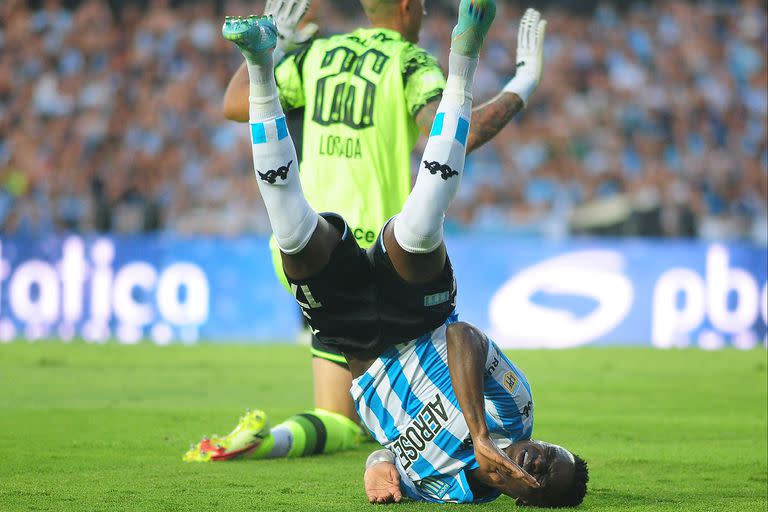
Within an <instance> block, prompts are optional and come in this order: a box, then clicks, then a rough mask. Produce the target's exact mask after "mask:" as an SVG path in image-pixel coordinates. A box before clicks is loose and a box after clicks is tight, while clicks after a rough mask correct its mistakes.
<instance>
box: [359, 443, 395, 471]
mask: <svg viewBox="0 0 768 512" xmlns="http://www.w3.org/2000/svg"><path fill="white" fill-rule="evenodd" d="M379 462H389V463H390V464H394V463H395V454H394V453H392V452H391V451H389V450H387V449H385V448H383V449H381V450H376V451H375V452H373V453H372V454H370V455H369V456H368V458H367V459H366V461H365V469H368V468H370V467H371V466H374V465H376V464H378V463H379Z"/></svg>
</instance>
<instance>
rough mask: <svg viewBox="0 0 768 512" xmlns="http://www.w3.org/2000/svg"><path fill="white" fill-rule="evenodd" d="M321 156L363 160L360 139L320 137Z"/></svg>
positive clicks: (331, 136)
mask: <svg viewBox="0 0 768 512" xmlns="http://www.w3.org/2000/svg"><path fill="white" fill-rule="evenodd" d="M320 154H321V155H325V156H340V157H344V158H357V159H361V158H363V151H362V147H361V145H360V139H358V138H349V137H338V136H335V135H321V136H320Z"/></svg>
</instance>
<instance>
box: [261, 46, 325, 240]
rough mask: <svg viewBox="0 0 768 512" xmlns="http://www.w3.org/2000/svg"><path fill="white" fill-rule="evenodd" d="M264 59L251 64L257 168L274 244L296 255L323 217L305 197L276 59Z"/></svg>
mask: <svg viewBox="0 0 768 512" xmlns="http://www.w3.org/2000/svg"><path fill="white" fill-rule="evenodd" d="M264 57H265V60H264V61H263V62H247V65H248V76H249V78H250V82H251V88H250V89H251V90H250V98H249V116H250V129H251V142H252V146H251V149H252V150H253V167H254V169H255V170H256V181H257V182H258V184H259V191H260V192H261V197H262V199H263V200H264V205H265V206H266V207H267V215H269V222H270V224H271V225H272V232H273V233H274V234H275V241H276V242H277V245H278V247H280V250H281V251H282V252H284V253H286V254H296V253H297V252H299V251H301V250H302V249H303V248H304V247H305V246H306V245H307V243H308V242H309V239H310V238H311V237H312V234H313V233H314V231H315V227H316V226H317V222H318V219H319V216H318V215H317V213H316V212H315V211H314V210H312V207H310V206H309V203H307V200H306V199H305V198H304V192H303V191H302V189H301V181H300V180H299V161H298V158H296V148H294V146H293V141H292V140H291V137H290V135H289V133H288V127H287V125H286V123H285V115H284V114H283V109H282V107H281V106H280V101H279V99H278V96H277V86H276V85H275V78H274V74H273V73H274V72H273V69H272V55H271V54H268V53H267V54H265V55H264Z"/></svg>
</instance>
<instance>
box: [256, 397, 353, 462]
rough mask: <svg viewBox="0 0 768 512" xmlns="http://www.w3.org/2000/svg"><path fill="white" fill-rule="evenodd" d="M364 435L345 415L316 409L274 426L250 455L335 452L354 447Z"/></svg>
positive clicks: (295, 454) (296, 454) (269, 455)
mask: <svg viewBox="0 0 768 512" xmlns="http://www.w3.org/2000/svg"><path fill="white" fill-rule="evenodd" d="M363 437H364V436H363V430H362V429H361V428H360V427H359V426H358V425H357V423H355V422H354V421H352V420H350V419H349V418H347V417H346V416H343V415H341V414H337V413H334V412H330V411H325V410H323V409H315V410H314V411H309V412H306V413H302V414H297V415H295V416H291V417H290V418H288V419H287V420H285V421H284V422H282V423H280V424H279V425H276V426H274V427H273V428H272V431H271V432H270V434H269V436H267V437H266V438H264V442H263V443H262V444H261V445H260V446H259V447H258V448H256V450H254V452H253V453H252V454H251V457H252V458H254V459H265V458H277V457H289V458H293V457H305V456H307V455H319V454H321V453H336V452H340V451H342V450H348V449H350V448H354V447H355V446H357V445H358V444H360V440H361V439H362V438H363Z"/></svg>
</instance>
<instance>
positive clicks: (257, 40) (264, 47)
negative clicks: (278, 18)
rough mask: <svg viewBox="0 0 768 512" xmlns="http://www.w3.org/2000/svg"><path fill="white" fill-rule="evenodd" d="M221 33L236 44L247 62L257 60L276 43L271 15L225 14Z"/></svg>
mask: <svg viewBox="0 0 768 512" xmlns="http://www.w3.org/2000/svg"><path fill="white" fill-rule="evenodd" d="M221 35H222V36H224V39H226V40H227V41H230V42H232V43H234V44H235V45H237V47H238V48H240V51H241V52H242V53H243V56H244V57H245V58H246V60H248V62H258V61H259V59H260V57H261V56H262V55H263V54H264V53H266V52H271V51H272V50H274V49H275V46H276V45H277V27H276V26H275V22H274V20H273V19H272V16H256V15H255V14H252V15H250V16H247V17H243V16H226V17H225V18H224V25H223V26H222V27H221Z"/></svg>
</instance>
